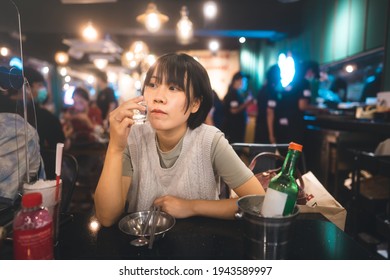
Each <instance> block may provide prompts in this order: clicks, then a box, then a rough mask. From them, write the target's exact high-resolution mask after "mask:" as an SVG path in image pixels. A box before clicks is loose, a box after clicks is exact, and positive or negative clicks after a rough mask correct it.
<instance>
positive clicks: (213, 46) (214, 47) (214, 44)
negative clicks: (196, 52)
mask: <svg viewBox="0 0 390 280" xmlns="http://www.w3.org/2000/svg"><path fill="white" fill-rule="evenodd" d="M209 49H210V51H212V52H216V51H217V50H219V42H218V41H217V40H213V41H211V42H210V43H209Z"/></svg>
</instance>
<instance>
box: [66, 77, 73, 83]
mask: <svg viewBox="0 0 390 280" xmlns="http://www.w3.org/2000/svg"><path fill="white" fill-rule="evenodd" d="M71 80H72V78H71V77H70V76H66V77H65V78H64V81H65V82H66V83H69V82H70V81H71Z"/></svg>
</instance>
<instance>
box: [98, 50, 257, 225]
mask: <svg viewBox="0 0 390 280" xmlns="http://www.w3.org/2000/svg"><path fill="white" fill-rule="evenodd" d="M142 100H145V101H146V103H147V107H148V109H147V110H148V122H146V123H145V124H143V125H134V121H133V119H132V116H133V110H134V109H138V110H145V109H144V107H143V106H141V105H138V104H137V103H138V102H140V101H142ZM211 106H212V89H211V85H210V80H209V77H208V75H207V72H206V70H205V69H204V68H203V67H202V66H201V65H200V63H198V62H197V61H196V60H195V59H194V58H192V57H191V56H188V55H186V54H173V53H172V54H166V55H163V56H161V57H160V58H159V59H158V60H157V61H156V63H155V64H154V65H153V66H152V67H151V68H150V69H149V71H148V72H147V75H146V78H145V83H144V88H143V96H140V97H136V98H133V99H130V100H129V101H127V102H125V103H123V104H122V105H121V106H119V107H118V108H117V109H115V110H114V111H113V112H111V114H110V142H109V145H108V149H107V154H106V159H105V162H104V167H103V170H102V174H101V177H100V180H99V183H98V186H97V189H96V192H95V208H96V215H97V217H98V219H99V221H100V222H101V223H102V225H104V226H110V225H112V224H113V223H115V222H116V220H117V219H118V218H119V217H120V215H121V214H122V213H123V211H124V210H126V211H127V212H133V211H142V210H148V209H149V207H150V206H151V205H152V204H154V205H156V206H160V207H161V209H162V211H165V212H167V213H169V214H171V215H172V216H174V217H176V218H186V217H190V216H197V215H199V216H209V217H215V218H226V219H228V218H233V217H234V213H235V212H236V211H237V206H236V200H235V199H221V200H220V199H219V192H220V182H221V178H222V180H223V181H224V182H225V183H226V184H227V185H228V186H229V187H230V188H231V189H234V191H235V193H236V194H237V195H238V196H244V195H249V194H263V193H264V190H263V188H262V186H261V184H260V183H259V181H258V180H257V179H256V177H254V175H253V173H252V172H251V171H250V170H249V169H248V168H247V167H246V165H245V164H244V163H243V162H242V161H241V159H240V158H239V157H238V156H237V155H236V153H235V151H234V150H233V148H232V147H231V146H230V145H229V143H228V141H227V140H226V139H225V137H224V135H223V133H222V132H221V131H219V130H218V129H217V128H215V127H213V126H209V125H206V124H204V123H203V122H204V120H205V118H206V117H207V114H208V112H209V111H210V109H211ZM125 207H126V209H125Z"/></svg>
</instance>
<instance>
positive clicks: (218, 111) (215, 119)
mask: <svg viewBox="0 0 390 280" xmlns="http://www.w3.org/2000/svg"><path fill="white" fill-rule="evenodd" d="M223 119H224V112H223V102H222V100H221V99H220V98H219V96H218V94H217V93H216V92H215V90H213V107H212V108H211V110H210V113H209V115H208V116H207V118H206V121H205V123H206V124H209V125H214V126H215V127H216V128H218V129H220V130H222V124H223Z"/></svg>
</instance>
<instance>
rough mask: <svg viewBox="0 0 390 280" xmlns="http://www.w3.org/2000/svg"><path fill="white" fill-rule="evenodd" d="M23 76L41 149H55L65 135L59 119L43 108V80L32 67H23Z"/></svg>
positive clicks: (46, 91) (45, 97) (44, 86)
mask: <svg viewBox="0 0 390 280" xmlns="http://www.w3.org/2000/svg"><path fill="white" fill-rule="evenodd" d="M24 76H25V78H26V79H27V82H28V85H29V86H27V87H26V88H27V90H28V91H29V94H28V95H29V96H31V98H32V100H33V102H34V104H35V113H36V129H37V131H38V134H39V143H40V146H41V149H55V148H56V146H57V143H64V141H65V135H64V132H63V130H62V125H61V122H60V120H59V118H58V117H57V116H56V115H54V114H53V113H52V112H50V111H49V110H47V109H46V108H45V107H44V106H43V103H44V102H45V101H46V100H47V98H48V90H47V86H46V82H45V79H44V78H43V75H42V74H41V73H40V72H39V71H37V70H36V69H34V68H32V67H24ZM29 112H30V113H31V112H34V110H32V109H29ZM30 124H31V125H33V126H34V127H35V123H32V121H30Z"/></svg>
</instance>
